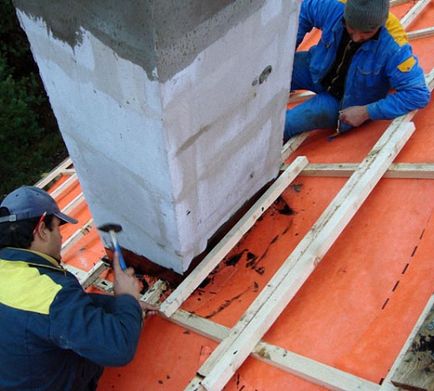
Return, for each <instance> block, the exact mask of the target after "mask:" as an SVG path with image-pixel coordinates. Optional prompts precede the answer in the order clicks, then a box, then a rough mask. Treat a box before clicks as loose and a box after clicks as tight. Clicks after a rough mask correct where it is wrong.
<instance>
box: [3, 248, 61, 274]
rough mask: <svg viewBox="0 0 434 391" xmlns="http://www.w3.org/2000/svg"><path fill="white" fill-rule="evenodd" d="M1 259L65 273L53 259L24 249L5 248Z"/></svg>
mask: <svg viewBox="0 0 434 391" xmlns="http://www.w3.org/2000/svg"><path fill="white" fill-rule="evenodd" d="M0 259H4V260H7V261H18V262H26V263H28V264H29V265H34V266H42V267H46V268H49V269H56V270H59V271H62V272H63V271H64V269H63V267H62V266H61V265H60V264H59V262H58V261H56V260H55V259H54V258H53V257H50V256H49V255H47V254H43V253H40V252H38V251H32V250H26V249H23V248H15V247H4V248H2V249H0Z"/></svg>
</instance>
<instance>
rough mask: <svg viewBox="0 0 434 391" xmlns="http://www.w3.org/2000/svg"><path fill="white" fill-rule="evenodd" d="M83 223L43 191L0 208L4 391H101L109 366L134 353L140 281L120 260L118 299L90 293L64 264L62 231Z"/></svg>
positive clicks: (0, 379) (24, 190)
mask: <svg viewBox="0 0 434 391" xmlns="http://www.w3.org/2000/svg"><path fill="white" fill-rule="evenodd" d="M76 222H77V221H76V220H75V219H73V218H71V217H69V216H67V215H65V214H63V213H61V212H60V210H59V208H58V206H57V204H56V202H55V201H54V200H53V198H52V197H51V196H50V195H49V194H48V193H46V192H45V191H43V190H40V189H38V188H36V187H31V186H25V187H20V188H19V189H17V190H15V191H13V192H12V193H11V194H9V195H8V196H7V197H6V198H5V199H4V200H3V202H2V203H1V205H0V346H1V348H0V389H1V390H19V391H26V390H38V391H41V390H47V391H48V390H49V391H55V390H59V391H67V390H71V391H81V390H95V389H96V386H97V381H98V379H99V377H100V376H101V374H102V370H103V367H104V366H119V365H124V364H126V363H128V362H129V361H130V360H131V359H132V358H133V356H134V353H135V351H136V347H137V343H138V340H139V334H140V329H141V325H142V308H141V305H140V304H139V301H138V298H139V295H140V282H139V281H138V280H137V279H136V278H135V276H134V274H133V273H134V271H133V270H132V269H127V270H126V271H125V272H124V271H122V270H121V269H120V266H119V260H118V259H117V257H116V258H115V259H114V272H115V281H114V296H109V295H102V294H101V295H100V294H88V293H86V292H85V291H84V290H83V289H82V287H81V286H80V284H79V282H78V280H77V279H76V277H75V276H74V275H72V274H71V273H69V272H67V271H66V270H65V269H63V268H62V266H61V265H60V250H61V244H62V237H61V234H60V230H59V226H60V225H61V224H64V223H76ZM145 309H146V308H145Z"/></svg>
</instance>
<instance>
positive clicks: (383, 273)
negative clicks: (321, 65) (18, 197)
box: [51, 2, 434, 391]
mask: <svg viewBox="0 0 434 391" xmlns="http://www.w3.org/2000/svg"><path fill="white" fill-rule="evenodd" d="M413 5H414V3H413V2H410V3H407V4H403V5H400V6H397V7H394V8H393V12H395V14H396V15H397V16H398V17H402V16H404V15H405V14H406V12H407V11H408V10H409V9H410V8H411V7H412V6H413ZM433 22H434V5H433V4H432V3H431V4H429V5H428V7H427V8H426V9H425V10H424V11H423V13H422V14H421V15H420V16H419V17H418V18H417V20H416V22H415V23H413V24H412V25H411V28H410V29H409V31H411V30H416V29H421V28H425V27H430V26H432V25H433V24H434V23H433ZM312 39H315V37H313V38H312ZM412 46H413V48H414V51H415V53H416V54H417V55H418V57H419V60H420V62H421V64H422V66H423V68H424V70H425V72H429V71H430V70H431V69H432V68H433V66H434V56H433V55H432V53H433V47H434V37H427V38H420V39H417V40H414V41H412ZM413 120H414V123H415V125H416V132H415V133H414V134H413V136H412V137H411V138H410V140H409V141H408V142H407V144H406V145H405V147H404V148H403V150H402V152H401V153H400V154H399V155H398V157H397V159H396V160H395V162H406V163H434V106H433V104H432V102H431V103H430V104H429V106H428V107H427V108H425V109H424V110H422V111H420V112H418V113H417V114H416V116H415V117H414V119H413ZM389 124H390V121H377V122H374V123H369V124H365V125H363V126H361V127H360V128H359V129H357V130H355V131H351V132H349V133H347V134H345V135H343V136H340V137H338V138H336V139H334V140H333V141H331V142H330V141H327V135H329V134H330V130H319V131H314V132H311V133H310V135H309V137H308V138H307V139H306V140H305V141H304V143H303V144H302V145H301V146H300V147H299V148H298V149H297V150H296V151H295V152H294V153H293V154H292V155H291V156H290V157H289V159H288V162H291V161H293V160H294V158H295V157H296V156H307V157H308V159H309V161H310V162H311V163H338V162H339V163H342V162H345V163H350V162H360V161H361V160H362V159H363V158H364V157H365V156H366V154H367V153H368V152H369V151H370V149H371V148H372V147H373V145H374V144H375V143H376V141H377V140H378V139H379V137H380V136H381V134H382V133H383V132H384V130H385V129H386V128H387V126H388V125H389ZM67 177H68V176H67V175H63V176H62V178H61V179H60V180H59V181H58V182H56V184H55V186H54V187H53V188H52V189H51V191H54V190H55V188H56V187H58V186H60V185H61V184H62V183H63V182H65V181H66V180H67ZM345 181H346V178H326V177H308V176H302V175H300V176H299V177H297V178H296V180H295V181H294V182H293V183H292V184H291V185H290V186H289V187H288V188H287V189H286V190H285V191H284V192H283V193H282V196H281V197H280V199H279V200H278V201H277V202H276V203H274V204H273V205H272V206H271V207H270V208H269V209H268V210H267V211H266V212H265V213H264V215H263V217H262V218H260V219H259V221H258V222H257V223H256V224H255V225H254V227H253V228H252V229H251V230H250V231H249V232H248V233H247V234H246V235H245V236H244V237H243V238H242V239H241V240H240V242H239V243H238V244H237V245H236V246H235V248H234V249H233V250H232V251H231V252H230V253H229V254H228V255H227V256H226V257H225V258H224V259H223V261H222V262H221V263H220V264H219V266H218V267H217V268H216V270H214V271H213V272H212V273H211V275H210V276H209V279H208V280H207V281H206V282H207V283H206V284H204V286H203V287H202V288H198V289H197V290H196V291H195V292H194V293H193V294H192V295H191V296H190V297H189V299H188V300H187V301H186V302H185V303H184V304H183V306H182V308H183V309H184V310H186V311H189V312H192V313H195V314H196V315H199V316H201V317H204V318H206V319H210V320H212V321H213V322H216V323H218V324H221V325H224V326H227V327H232V326H233V325H235V324H236V323H237V321H238V320H239V319H240V317H241V316H242V315H243V313H244V312H245V310H246V309H247V308H248V306H249V305H250V304H251V303H252V301H253V300H254V299H255V298H256V296H257V295H258V293H259V292H260V291H261V289H262V288H263V287H264V286H265V285H266V284H267V282H268V281H269V280H270V279H271V277H272V276H273V274H274V273H275V272H276V271H277V269H278V268H279V266H280V265H281V264H282V263H283V261H284V260H285V259H286V258H287V257H288V255H289V254H290V253H291V251H292V250H293V249H294V248H295V247H296V245H297V244H298V243H299V242H300V240H301V239H302V238H303V236H304V235H305V234H306V233H307V232H308V231H309V229H310V228H311V227H312V225H313V223H314V222H315V221H316V220H317V219H318V217H319V216H320V215H321V213H322V212H323V211H324V209H325V208H326V207H327V205H328V204H329V203H330V202H331V201H332V200H333V197H334V196H335V195H336V194H337V193H338V191H339V190H340V189H341V187H342V186H343V184H344V183H345ZM78 194H80V188H79V184H78V182H77V181H76V180H74V181H71V185H70V186H67V187H66V189H65V190H64V191H63V192H61V194H60V195H59V196H58V197H57V200H58V201H59V203H60V205H61V207H65V206H66V205H67V204H68V203H69V202H71V200H73V199H74V198H75V197H76V196H77V195H78ZM288 206H289V208H288ZM433 210H434V181H433V180H432V179H385V178H383V179H381V180H380V182H379V183H378V185H377V186H376V187H375V189H374V190H373V192H372V193H371V194H370V196H369V197H368V199H367V200H366V201H365V202H364V204H363V205H362V207H361V208H360V209H359V211H358V212H357V213H356V215H355V216H354V218H353V219H352V220H351V222H350V223H349V224H348V225H347V227H346V228H345V229H344V231H343V233H342V234H341V235H340V236H339V238H338V239H337V241H336V242H335V244H334V245H333V246H332V247H331V249H330V250H329V251H328V252H327V254H326V256H325V257H324V258H323V260H322V261H321V263H320V264H319V265H318V267H317V268H316V269H315V271H314V272H313V273H312V275H311V276H310V277H309V278H308V280H307V281H306V283H305V284H304V285H303V286H302V288H301V289H300V290H299V291H298V293H297V294H296V296H295V297H294V299H293V300H292V301H291V302H290V303H289V305H288V306H287V307H286V309H285V310H284V311H283V313H282V314H281V315H280V317H279V318H278V320H277V321H276V322H275V324H274V325H273V326H272V327H271V329H270V330H269V331H268V332H267V334H266V335H265V336H264V338H263V340H264V341H266V342H269V343H271V344H274V345H277V346H280V347H282V348H285V349H287V350H288V351H291V352H295V353H298V354H301V355H303V356H305V357H308V358H311V359H314V360H316V361H318V362H321V363H324V364H327V365H329V366H332V367H335V368H338V369H341V370H344V371H346V372H349V373H351V374H354V375H357V376H359V377H361V378H363V379H366V380H370V381H372V382H374V383H377V384H378V383H380V382H381V381H382V379H383V378H384V377H385V376H386V375H387V372H388V370H389V369H390V367H391V366H392V364H393V362H394V361H395V358H396V356H397V355H398V353H399V351H400V349H401V347H402V346H403V344H404V342H405V341H406V339H407V337H408V335H409V333H410V331H411V329H412V328H413V326H414V324H415V322H416V320H417V319H418V317H419V315H420V313H421V312H422V310H423V308H424V306H425V304H426V303H427V301H428V299H429V298H430V296H431V295H432V294H433V291H434V289H433V287H434V262H433V260H434V216H433ZM71 214H72V215H74V216H75V217H77V218H78V219H79V220H80V224H81V225H84V224H85V223H86V222H88V221H89V219H90V218H91V215H90V213H89V211H88V209H87V206H86V204H85V202H84V201H82V202H80V203H79V205H78V206H77V207H75V208H74V209H73V210H72V211H71ZM75 231H77V227H76V226H74V227H73V226H69V227H68V226H65V228H64V231H63V236H64V239H67V238H68V237H70V236H71V235H73V233H74V232H75ZM82 233H83V235H82V236H81V238H80V239H79V240H78V241H77V242H76V243H75V244H73V245H71V246H70V247H69V248H68V249H67V250H66V251H65V252H64V262H65V263H66V264H69V265H73V266H75V267H77V268H80V269H82V270H85V271H88V270H89V269H90V268H91V267H92V266H93V265H94V264H95V263H96V262H97V261H98V260H99V259H100V258H101V257H102V256H103V255H104V254H105V252H104V249H103V246H102V244H101V242H100V240H99V237H98V235H97V232H96V230H95V228H90V229H86V230H84V231H83V232H82ZM216 346H217V343H216V342H214V341H212V340H210V339H208V338H205V337H202V336H200V335H198V334H197V333H195V332H193V331H189V330H187V329H185V328H183V327H180V326H177V325H175V324H174V323H172V322H171V321H169V320H166V319H164V318H162V317H159V316H154V317H152V318H150V319H147V320H146V321H145V324H144V327H143V331H142V336H141V340H140V344H139V347H138V351H137V354H136V356H135V358H134V360H133V361H132V362H131V363H130V364H129V365H127V366H125V367H122V368H108V369H107V370H106V371H105V373H104V375H103V377H102V379H101V381H100V386H99V390H128V391H134V390H158V391H160V390H161V391H165V390H167V391H169V390H170V391H175V390H183V389H184V388H185V387H186V386H187V385H188V383H189V382H190V380H191V379H192V378H193V377H194V375H195V374H196V372H197V370H198V368H199V367H200V366H201V364H202V363H203V362H204V361H205V360H206V358H207V357H208V356H209V355H210V353H211V352H212V351H213V349H214V348H215V347H216ZM320 389H324V388H323V387H321V386H319V385H316V384H314V383H313V382H310V381H307V380H303V379H301V378H299V377H296V376H294V375H291V374H289V373H288V372H285V371H283V370H280V369H277V368H274V367H272V366H270V365H269V364H267V363H264V362H261V361H259V360H257V359H255V358H252V357H249V358H248V359H247V360H246V361H245V362H244V364H243V365H242V366H241V367H240V368H239V370H238V371H237V372H236V374H235V376H233V377H232V379H231V380H230V381H229V382H228V384H227V385H226V387H225V390H228V391H229V390H230V391H232V390H239V391H241V390H243V391H254V390H257V391H263V390H300V391H304V390H306V391H307V390H309V391H310V390H320Z"/></svg>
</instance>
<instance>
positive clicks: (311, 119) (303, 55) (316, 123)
mask: <svg viewBox="0 0 434 391" xmlns="http://www.w3.org/2000/svg"><path fill="white" fill-rule="evenodd" d="M309 63H310V53H309V52H296V53H295V58H294V66H293V72H292V81H291V91H294V90H309V91H313V92H315V93H316V95H315V96H313V97H312V98H310V99H309V100H307V101H305V102H303V103H300V104H298V105H297V106H295V107H294V108H292V109H290V110H288V111H287V112H286V119H285V132H284V142H286V141H287V140H288V139H289V138H291V137H293V136H295V135H297V134H299V133H302V132H306V131H308V130H313V129H321V128H331V129H336V127H337V122H338V115H339V110H340V102H339V101H338V100H337V99H336V98H335V97H334V96H333V95H331V94H329V93H328V92H327V91H326V90H325V88H324V87H323V86H322V85H321V84H316V83H314V82H313V81H312V76H311V74H310V68H309ZM340 128H341V131H346V130H348V129H349V128H351V126H349V125H344V124H341V127H340ZM342 128H344V129H342Z"/></svg>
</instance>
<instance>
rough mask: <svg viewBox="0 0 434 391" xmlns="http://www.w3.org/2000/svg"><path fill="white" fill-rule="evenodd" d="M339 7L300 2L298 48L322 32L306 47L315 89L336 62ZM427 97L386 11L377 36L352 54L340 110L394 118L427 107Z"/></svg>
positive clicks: (317, 0)
mask: <svg viewBox="0 0 434 391" xmlns="http://www.w3.org/2000/svg"><path fill="white" fill-rule="evenodd" d="M344 8H345V3H344V2H342V1H338V0H303V2H302V5H301V11H300V17H299V28H298V34H297V47H298V45H299V44H300V43H301V41H302V40H303V38H304V36H305V35H306V33H308V32H309V31H311V30H312V28H314V27H316V28H318V29H320V30H322V35H321V39H320V41H319V42H318V44H317V45H315V46H313V47H311V48H310V55H311V62H310V72H311V75H312V80H313V82H314V83H315V84H316V85H318V86H319V85H320V84H321V80H322V79H323V78H324V76H325V75H326V74H327V72H328V70H329V69H330V67H331V66H332V65H333V62H334V60H335V58H336V52H337V49H338V47H339V43H340V40H341V37H342V33H343V30H344V28H345V24H344V20H343V14H344ZM390 90H392V91H390ZM389 92H390V93H389ZM429 99H430V92H429V90H428V88H427V85H426V82H425V78H424V73H423V70H422V69H421V67H420V66H419V63H418V59H417V57H416V56H415V55H414V54H413V53H412V49H411V46H410V45H409V43H408V40H407V36H406V34H405V31H404V29H403V28H402V26H401V24H400V22H399V20H398V19H397V18H396V17H395V16H394V15H393V14H391V13H389V17H388V19H387V22H386V25H385V26H383V27H381V28H380V31H379V35H378V38H377V39H371V40H369V41H367V42H365V43H363V44H362V45H361V46H360V47H359V49H358V50H357V52H356V53H355V54H354V56H353V58H352V62H351V64H350V66H349V68H348V73H347V77H346V80H345V89H344V96H343V98H342V102H341V107H342V108H347V107H351V106H359V105H367V109H368V113H369V117H370V118H371V119H372V120H377V119H393V118H396V117H398V116H400V115H403V114H406V113H408V112H410V111H412V110H415V109H420V108H422V107H424V106H426V105H427V104H428V102H429Z"/></svg>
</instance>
